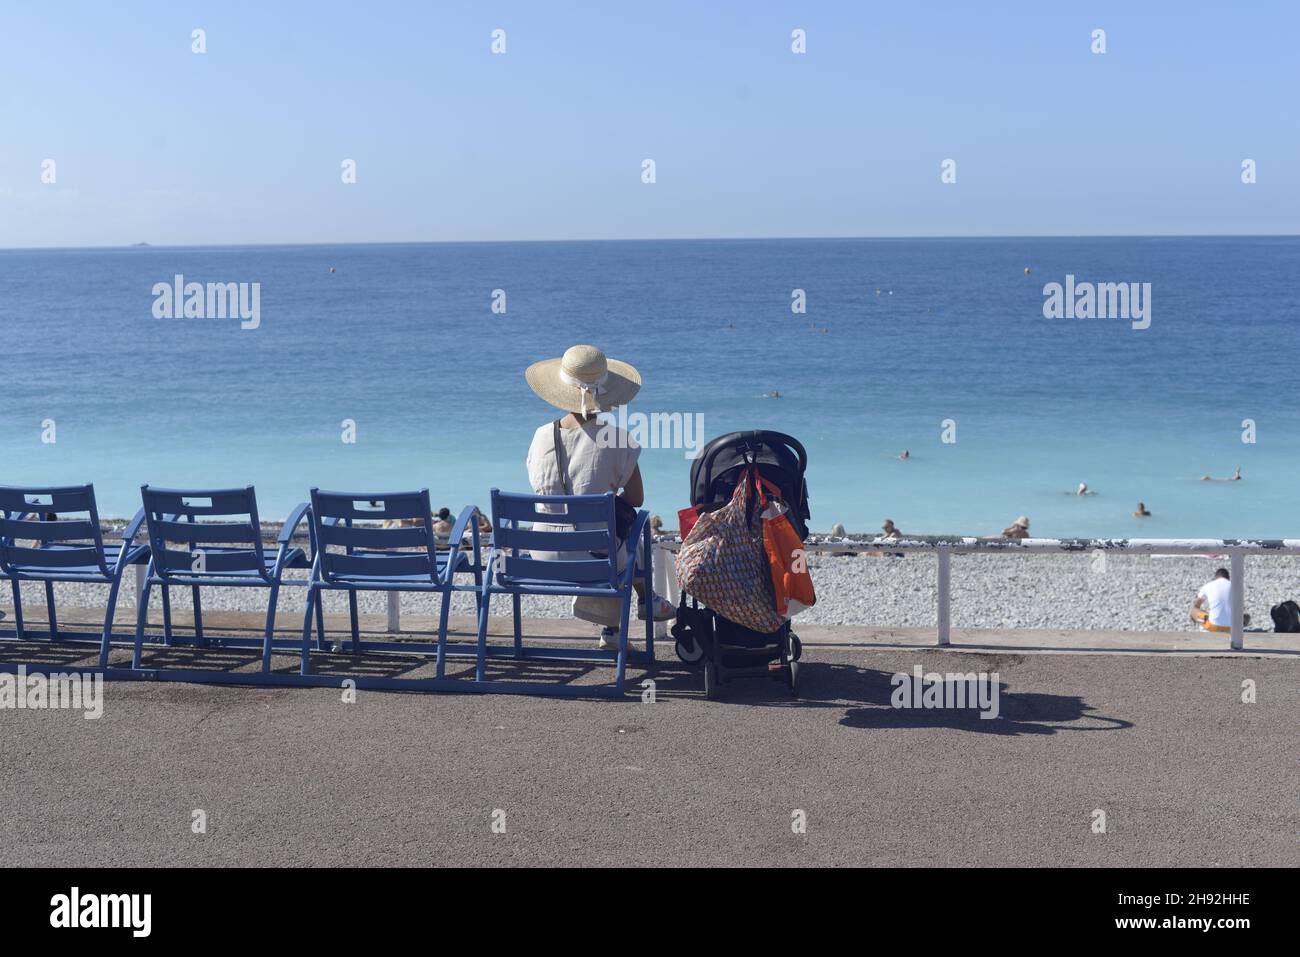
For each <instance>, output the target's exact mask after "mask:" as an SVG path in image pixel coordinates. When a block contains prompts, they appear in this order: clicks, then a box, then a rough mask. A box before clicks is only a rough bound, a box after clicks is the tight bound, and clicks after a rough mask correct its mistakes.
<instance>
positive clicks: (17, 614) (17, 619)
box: [9, 578, 26, 641]
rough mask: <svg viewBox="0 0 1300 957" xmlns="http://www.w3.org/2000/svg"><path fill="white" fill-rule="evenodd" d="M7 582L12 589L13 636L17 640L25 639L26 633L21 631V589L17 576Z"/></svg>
mask: <svg viewBox="0 0 1300 957" xmlns="http://www.w3.org/2000/svg"><path fill="white" fill-rule="evenodd" d="M9 584H11V585H13V589H14V637H15V638H17V639H18V640H19V641H25V640H26V635H25V634H24V633H23V589H22V586H21V585H20V584H19V583H18V579H17V578H13V579H10V582H9Z"/></svg>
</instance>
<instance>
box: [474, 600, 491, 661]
mask: <svg viewBox="0 0 1300 957" xmlns="http://www.w3.org/2000/svg"><path fill="white" fill-rule="evenodd" d="M491 604H492V593H491V592H488V593H487V594H486V595H484V596H483V601H482V603H481V604H480V606H479V610H478V662H477V663H476V664H475V666H474V680H475V681H484V680H486V679H487V627H488V608H489V606H490V605H491Z"/></svg>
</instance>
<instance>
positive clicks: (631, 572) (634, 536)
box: [621, 509, 650, 588]
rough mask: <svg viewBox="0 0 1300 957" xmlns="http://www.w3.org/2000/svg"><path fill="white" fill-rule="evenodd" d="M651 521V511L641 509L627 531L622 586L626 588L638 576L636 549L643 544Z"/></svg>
mask: <svg viewBox="0 0 1300 957" xmlns="http://www.w3.org/2000/svg"><path fill="white" fill-rule="evenodd" d="M649 521H650V513H649V512H647V511H646V510H645V509H641V510H640V511H638V512H637V513H636V518H635V519H634V520H633V522H632V528H631V530H630V531H629V532H628V533H627V541H626V542H624V545H626V546H627V551H628V555H627V568H625V569H623V576H622V582H621V585H622V587H624V588H626V587H628V586H629V585H631V584H632V580H633V579H634V578H636V551H637V546H638V545H640V544H641V539H642V538H644V537H645V529H646V524H647V523H648V522H649Z"/></svg>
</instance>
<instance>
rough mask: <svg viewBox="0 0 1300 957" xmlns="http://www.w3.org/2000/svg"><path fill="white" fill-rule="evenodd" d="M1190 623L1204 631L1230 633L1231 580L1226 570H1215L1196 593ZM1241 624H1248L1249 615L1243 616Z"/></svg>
mask: <svg viewBox="0 0 1300 957" xmlns="http://www.w3.org/2000/svg"><path fill="white" fill-rule="evenodd" d="M1192 621H1194V622H1196V623H1197V624H1198V625H1200V626H1201V628H1202V629H1204V630H1205V631H1232V578H1231V576H1229V574H1228V570H1227V569H1226V568H1220V569H1217V570H1216V571H1215V573H1214V577H1213V578H1211V579H1210V580H1209V581H1208V582H1206V583H1205V584H1204V585H1202V586H1201V588H1200V591H1198V592H1197V593H1196V600H1195V601H1193V602H1192ZM1243 623H1244V624H1247V625H1249V624H1250V615H1245V616H1244V621H1243Z"/></svg>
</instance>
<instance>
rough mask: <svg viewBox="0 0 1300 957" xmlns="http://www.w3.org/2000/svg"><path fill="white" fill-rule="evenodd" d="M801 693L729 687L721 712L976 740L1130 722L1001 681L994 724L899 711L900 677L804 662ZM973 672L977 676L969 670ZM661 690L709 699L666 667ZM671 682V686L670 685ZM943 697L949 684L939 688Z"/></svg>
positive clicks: (763, 685)
mask: <svg viewBox="0 0 1300 957" xmlns="http://www.w3.org/2000/svg"><path fill="white" fill-rule="evenodd" d="M800 668H801V675H800V693H799V697H798V698H792V697H791V696H790V694H789V692H788V691H787V690H786V689H785V687H784V685H782V684H779V683H777V682H775V681H772V682H767V681H763V680H762V679H761V678H760V679H757V680H750V681H736V682H734V683H730V684H727V685H726V686H724V688H723V690H722V693H721V695H720V696H719V698H718V699H717V700H716V701H714V702H712V703H714V704H721V705H729V704H730V705H744V706H748V707H755V706H757V707H777V708H796V709H810V708H817V709H833V710H835V711H839V712H842V716H841V717H840V721H839V723H840V725H841V726H843V727H846V728H862V729H866V730H878V731H888V730H906V729H913V728H948V729H951V730H954V731H969V732H975V733H978V734H995V735H1012V736H1015V735H1024V734H1057V733H1058V732H1061V731H1122V730H1124V729H1126V728H1131V727H1133V723H1132V722H1131V721H1126V720H1124V719H1123V718H1112V717H1108V716H1106V715H1102V714H1098V713H1097V712H1096V711H1095V709H1093V708H1092V707H1091V706H1089V705H1088V703H1087V702H1086V701H1084V700H1083V699H1082V698H1080V697H1078V696H1076V695H1054V694H1044V693H1040V692H1032V691H1017V692H1012V691H1011V690H1010V686H1009V685H1008V683H1007V682H1005V681H999V682H998V686H997V696H996V698H989V699H987V703H988V704H989V705H990V706H991V705H992V704H993V703H994V702H996V713H994V708H993V707H989V709H988V712H989V713H990V714H991V715H992V716H991V717H987V718H984V717H981V716H980V713H981V711H980V707H979V705H978V704H976V703H974V702H971V703H970V704H971V706H970V707H965V708H919V707H912V708H896V707H894V704H893V699H894V695H895V690H896V688H897V685H896V683H895V681H894V680H893V679H894V673H893V672H888V671H879V670H876V669H873V668H859V667H856V666H854V665H845V664H835V663H831V662H818V661H808V660H807V659H806V658H805V659H804V660H803V661H801V662H800ZM971 670H973V669H971ZM655 677H656V680H657V681H659V684H660V688H661V690H662V691H665V692H668V693H671V694H674V695H681V696H683V697H691V698H703V696H704V692H703V686H702V679H701V678H700V676H699V673H698V672H697V671H695V670H694V669H689V668H685V667H680V668H672V667H668V668H664V667H662V666H661V667H660V669H658V673H657V674H656V676H655ZM908 677H909V679H910V677H911V675H910V674H908ZM665 679H666V680H665ZM941 687H942V689H943V691H944V692H945V693H947V692H949V691H951V690H952V688H953V684H952V683H951V682H945V683H944V684H943V685H941Z"/></svg>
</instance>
